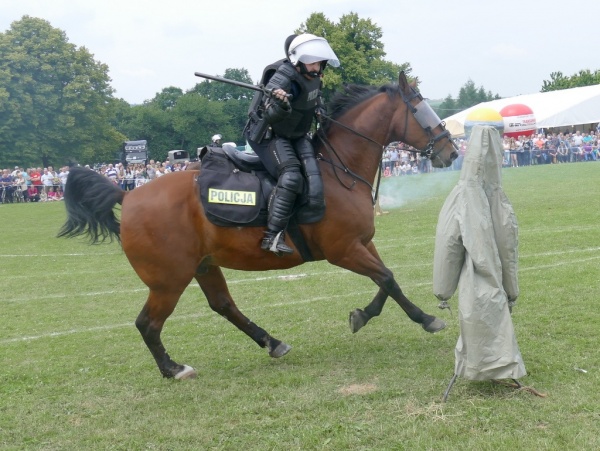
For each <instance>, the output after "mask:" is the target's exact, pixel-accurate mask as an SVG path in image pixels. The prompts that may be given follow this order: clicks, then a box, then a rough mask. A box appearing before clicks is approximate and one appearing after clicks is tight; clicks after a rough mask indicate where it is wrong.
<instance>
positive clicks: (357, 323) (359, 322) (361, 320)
mask: <svg viewBox="0 0 600 451" xmlns="http://www.w3.org/2000/svg"><path fill="white" fill-rule="evenodd" d="M368 321H369V317H368V316H367V314H366V313H365V312H363V311H362V310H361V309H359V308H357V309H356V310H354V311H353V312H350V318H348V322H349V324H350V330H351V331H352V333H353V334H355V333H356V332H358V331H359V330H360V329H361V328H362V327H363V326H364V325H365V324H367V322H368Z"/></svg>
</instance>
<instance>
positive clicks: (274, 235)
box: [260, 230, 294, 257]
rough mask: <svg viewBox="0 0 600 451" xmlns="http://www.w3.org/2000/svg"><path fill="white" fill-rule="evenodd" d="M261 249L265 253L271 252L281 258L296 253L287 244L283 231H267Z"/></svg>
mask: <svg viewBox="0 0 600 451" xmlns="http://www.w3.org/2000/svg"><path fill="white" fill-rule="evenodd" d="M260 248H261V249H263V250H265V251H271V252H273V253H274V254H276V255H277V256H279V257H281V256H282V255H284V254H293V253H294V249H292V248H291V247H289V246H288V245H287V244H285V233H284V232H283V230H281V231H279V232H272V231H271V230H266V231H265V236H264V237H263V240H262V243H261V245H260Z"/></svg>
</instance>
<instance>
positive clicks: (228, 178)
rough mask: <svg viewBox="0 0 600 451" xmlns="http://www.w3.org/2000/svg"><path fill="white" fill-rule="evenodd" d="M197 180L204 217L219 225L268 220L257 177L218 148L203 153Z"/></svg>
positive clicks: (263, 197) (248, 223)
mask: <svg viewBox="0 0 600 451" xmlns="http://www.w3.org/2000/svg"><path fill="white" fill-rule="evenodd" d="M201 158H202V163H201V170H200V176H199V177H198V184H199V186H200V199H201V201H202V206H203V208H204V211H205V212H206V216H207V218H208V219H209V220H210V221H211V222H212V223H213V224H215V225H219V226H226V227H227V226H228V227H233V226H239V225H243V226H260V225H264V224H266V222H267V217H268V210H267V195H265V193H263V188H262V186H261V181H260V179H259V178H258V177H257V176H256V175H255V174H254V173H252V172H244V171H242V170H240V169H239V168H237V167H236V166H235V165H234V164H233V161H231V160H230V159H229V158H228V157H227V156H226V155H225V153H224V152H223V150H222V149H220V148H215V147H212V148H207V149H206V151H205V152H203V155H202V157H201Z"/></svg>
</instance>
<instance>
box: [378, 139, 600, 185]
mask: <svg viewBox="0 0 600 451" xmlns="http://www.w3.org/2000/svg"><path fill="white" fill-rule="evenodd" d="M455 143H456V146H457V147H458V154H459V156H458V158H457V159H456V160H455V161H454V162H453V163H452V165H451V166H450V167H449V168H444V169H435V168H432V166H431V162H430V161H429V160H428V159H426V158H422V157H421V156H420V155H419V153H418V152H416V151H415V149H413V148H411V147H410V146H408V145H406V144H404V143H392V144H390V145H389V146H388V147H387V148H386V149H385V151H384V153H383V158H382V160H381V170H382V172H383V176H384V177H394V176H405V175H414V174H420V173H427V172H433V171H440V170H460V169H461V167H462V160H463V158H464V155H465V152H466V150H467V141H466V140H465V139H456V140H455ZM503 144H504V158H503V163H502V164H503V166H504V167H507V168H510V167H515V168H517V167H519V166H530V165H537V164H561V163H576V162H582V161H597V160H598V159H599V158H600V149H599V147H600V130H598V131H590V132H589V133H582V132H581V131H575V132H573V133H562V132H559V133H547V134H544V133H534V134H532V135H530V136H518V137H517V138H511V137H505V138H504V142H503Z"/></svg>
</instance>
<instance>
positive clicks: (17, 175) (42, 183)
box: [0, 166, 69, 203]
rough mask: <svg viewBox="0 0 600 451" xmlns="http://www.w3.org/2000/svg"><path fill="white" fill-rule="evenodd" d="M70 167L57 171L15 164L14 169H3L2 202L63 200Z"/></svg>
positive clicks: (0, 179)
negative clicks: (25, 167)
mask: <svg viewBox="0 0 600 451" xmlns="http://www.w3.org/2000/svg"><path fill="white" fill-rule="evenodd" d="M68 175H69V167H68V166H64V167H62V168H60V169H59V170H58V171H55V170H54V168H53V167H52V166H48V167H47V168H43V169H42V168H27V169H24V168H22V167H20V166H15V168H14V170H13V171H11V170H10V169H3V170H2V177H0V202H1V203H13V202H41V201H50V200H62V197H63V193H64V188H65V184H66V183H67V177H68Z"/></svg>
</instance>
